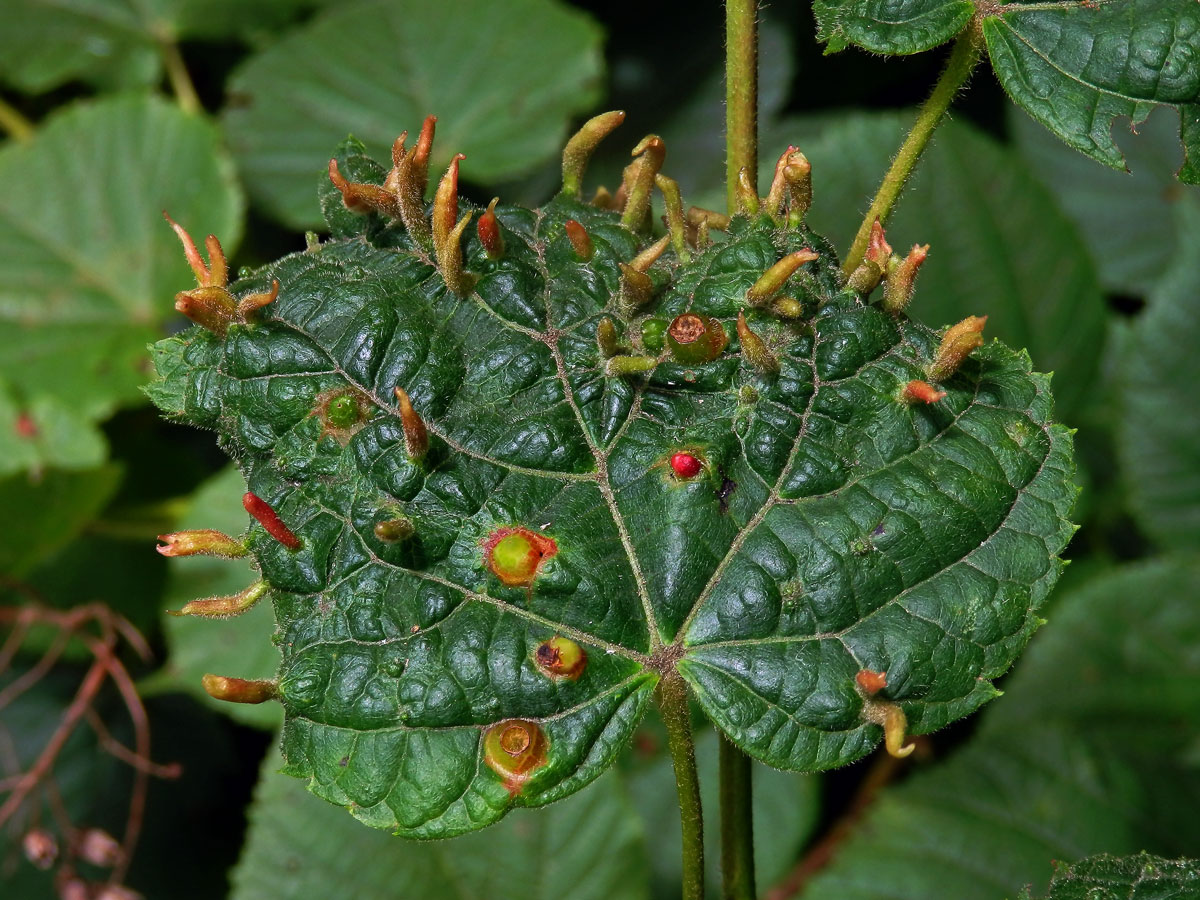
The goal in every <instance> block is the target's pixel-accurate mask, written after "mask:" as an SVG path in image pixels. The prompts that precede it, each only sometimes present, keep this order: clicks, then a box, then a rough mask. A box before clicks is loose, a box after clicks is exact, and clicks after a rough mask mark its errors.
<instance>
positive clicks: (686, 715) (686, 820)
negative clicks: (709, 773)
mask: <svg viewBox="0 0 1200 900" xmlns="http://www.w3.org/2000/svg"><path fill="white" fill-rule="evenodd" d="M658 709H659V712H660V713H661V714H662V718H663V722H664V723H665V724H666V726H667V747H668V749H669V750H670V752H671V762H672V763H673V764H674V766H675V787H676V789H677V790H678V792H679V821H680V824H681V825H682V826H683V900H704V818H703V815H702V813H701V809H700V779H699V777H698V775H697V774H696V745H695V741H694V740H693V737H692V714H691V711H690V709H689V707H688V691H687V683H686V682H684V680H683V679H682V678H681V677H680V676H679V675H678V674H677V673H675V672H672V673H670V674H668V675H666V676H664V677H663V680H662V681H660V682H659V684H658Z"/></svg>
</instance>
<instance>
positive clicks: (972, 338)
mask: <svg viewBox="0 0 1200 900" xmlns="http://www.w3.org/2000/svg"><path fill="white" fill-rule="evenodd" d="M987 319H988V317H987V316H967V317H966V318H965V319H963V320H962V321H961V322H959V323H958V324H957V325H951V326H950V327H949V328H947V329H946V333H945V334H944V335H942V343H941V345H940V346H939V347H938V350H937V354H936V355H935V356H934V358H933V362H932V363H930V364H929V369H928V370H927V374H928V375H929V380H930V381H935V382H936V381H945V380H946V379H947V378H949V377H950V376H951V375H953V374H954V373H955V372H957V371H958V367H959V366H961V365H962V364H963V361H964V360H965V359H966V358H967V357H968V356H970V355H971V353H972V352H973V351H974V350H975V349H976V348H978V347H982V346H983V327H984V326H985V325H986V324H987Z"/></svg>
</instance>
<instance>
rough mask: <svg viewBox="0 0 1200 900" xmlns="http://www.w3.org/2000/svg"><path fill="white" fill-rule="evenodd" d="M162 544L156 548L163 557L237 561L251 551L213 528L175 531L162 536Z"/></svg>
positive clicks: (160, 537) (159, 537) (160, 538)
mask: <svg viewBox="0 0 1200 900" xmlns="http://www.w3.org/2000/svg"><path fill="white" fill-rule="evenodd" d="M158 539H159V540H160V541H162V544H161V545H159V546H158V547H156V548H155V549H156V550H158V552H159V553H161V554H162V555H163V556H219V557H221V558H223V559H237V558H239V557H242V556H245V555H246V554H247V553H248V552H249V551H248V550H247V549H246V545H245V544H243V543H242V542H241V541H239V540H237V539H235V538H231V537H230V536H229V535H227V534H225V533H224V532H221V531H217V530H216V529H213V528H202V529H196V530H194V531H174V532H171V533H170V534H160V535H159V536H158Z"/></svg>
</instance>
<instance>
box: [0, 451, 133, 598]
mask: <svg viewBox="0 0 1200 900" xmlns="http://www.w3.org/2000/svg"><path fill="white" fill-rule="evenodd" d="M120 480H121V470H120V468H119V467H118V466H116V465H113V464H106V465H101V466H97V467H95V468H85V469H48V470H46V471H43V472H37V473H35V472H17V473H15V474H12V475H8V476H7V477H0V510H4V515H3V516H0V573H2V574H5V575H23V574H24V573H26V572H28V571H29V570H30V569H32V568H33V567H34V566H36V565H37V564H38V563H39V562H41V561H42V560H44V559H45V558H46V557H48V556H49V555H50V554H52V553H53V552H54V551H55V550H58V549H59V548H61V547H63V546H65V545H66V544H67V543H69V542H70V540H71V539H72V538H73V537H75V536H76V535H78V534H79V532H80V531H82V530H83V528H84V527H85V526H86V525H87V524H88V522H90V521H91V520H92V519H93V518H94V517H95V516H96V514H97V513H99V512H100V510H101V509H103V508H104V505H105V504H106V503H107V502H108V501H109V499H110V498H111V497H112V495H113V494H114V493H115V492H116V490H117V485H118V484H119V483H120Z"/></svg>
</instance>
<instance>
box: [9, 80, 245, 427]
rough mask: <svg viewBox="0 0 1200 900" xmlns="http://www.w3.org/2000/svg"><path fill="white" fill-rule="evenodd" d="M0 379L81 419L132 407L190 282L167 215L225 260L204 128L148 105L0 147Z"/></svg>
mask: <svg viewBox="0 0 1200 900" xmlns="http://www.w3.org/2000/svg"><path fill="white" fill-rule="evenodd" d="M0 182H2V183H3V184H4V186H5V187H4V190H3V192H0V377H4V378H7V379H8V380H9V381H10V382H11V383H12V385H13V386H14V388H15V389H16V390H17V391H19V392H21V393H22V394H23V395H25V396H28V397H31V398H32V397H37V396H41V395H51V396H54V397H56V398H58V400H59V401H60V402H61V403H62V404H64V405H67V406H69V407H71V408H72V409H75V410H77V411H79V412H81V413H83V414H84V415H86V416H89V417H97V418H99V417H103V416H105V415H107V414H108V413H110V412H111V411H112V409H113V408H114V407H115V406H117V405H120V404H128V403H134V402H139V401H140V399H141V396H140V394H139V392H138V390H137V388H138V385H140V384H141V383H142V382H143V381H144V380H145V379H146V377H147V374H148V363H147V360H146V353H145V347H146V344H147V343H148V342H149V341H152V340H154V339H155V338H156V337H160V336H161V335H162V334H163V327H162V324H163V323H164V322H165V321H167V320H168V319H171V320H172V321H173V320H174V318H175V313H174V310H173V309H172V306H171V298H172V297H173V296H174V294H175V292H176V291H179V290H183V289H185V288H187V287H189V286H190V285H191V284H192V283H194V281H193V278H192V275H191V273H190V271H189V269H188V267H187V263H186V262H185V261H184V257H183V253H182V251H181V249H180V246H179V241H178V239H177V238H176V237H175V235H174V234H173V233H172V232H171V229H170V228H168V227H167V225H166V223H165V222H164V221H163V219H162V210H163V209H169V210H170V212H171V214H172V215H173V216H174V217H175V219H176V220H177V221H179V222H180V223H182V224H183V225H184V226H185V227H187V228H188V229H189V230H190V231H191V232H192V233H193V234H198V235H201V236H203V235H205V234H207V233H209V232H213V233H216V234H218V235H219V236H220V237H221V239H222V241H223V243H224V244H225V248H226V250H227V251H229V252H232V251H233V249H234V248H235V247H236V246H237V243H238V240H239V239H240V237H241V222H242V199H241V193H240V191H239V189H238V187H237V185H236V183H235V181H234V176H233V168H232V166H231V164H230V163H229V161H228V159H227V158H226V157H225V155H224V153H223V152H222V150H221V149H220V142H219V139H218V136H217V132H216V130H215V129H214V128H213V127H212V126H211V125H210V124H209V123H207V122H206V121H204V120H203V119H201V118H199V117H196V116H189V115H186V114H185V113H183V112H181V111H180V110H179V109H178V108H177V107H175V106H172V105H171V104H169V103H167V102H165V101H163V100H160V99H157V98H153V97H141V96H123V97H114V98H109V99H105V100H99V101H94V102H87V103H81V104H78V105H75V106H71V107H68V108H66V109H65V110H63V111H62V112H60V113H58V114H56V115H55V116H53V117H52V118H51V119H50V120H49V121H48V122H47V123H46V124H45V125H44V126H43V127H42V128H41V129H39V131H38V132H37V134H36V135H35V137H34V138H33V139H32V140H30V141H27V142H24V143H18V144H12V145H9V146H7V147H4V148H2V149H0Z"/></svg>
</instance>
